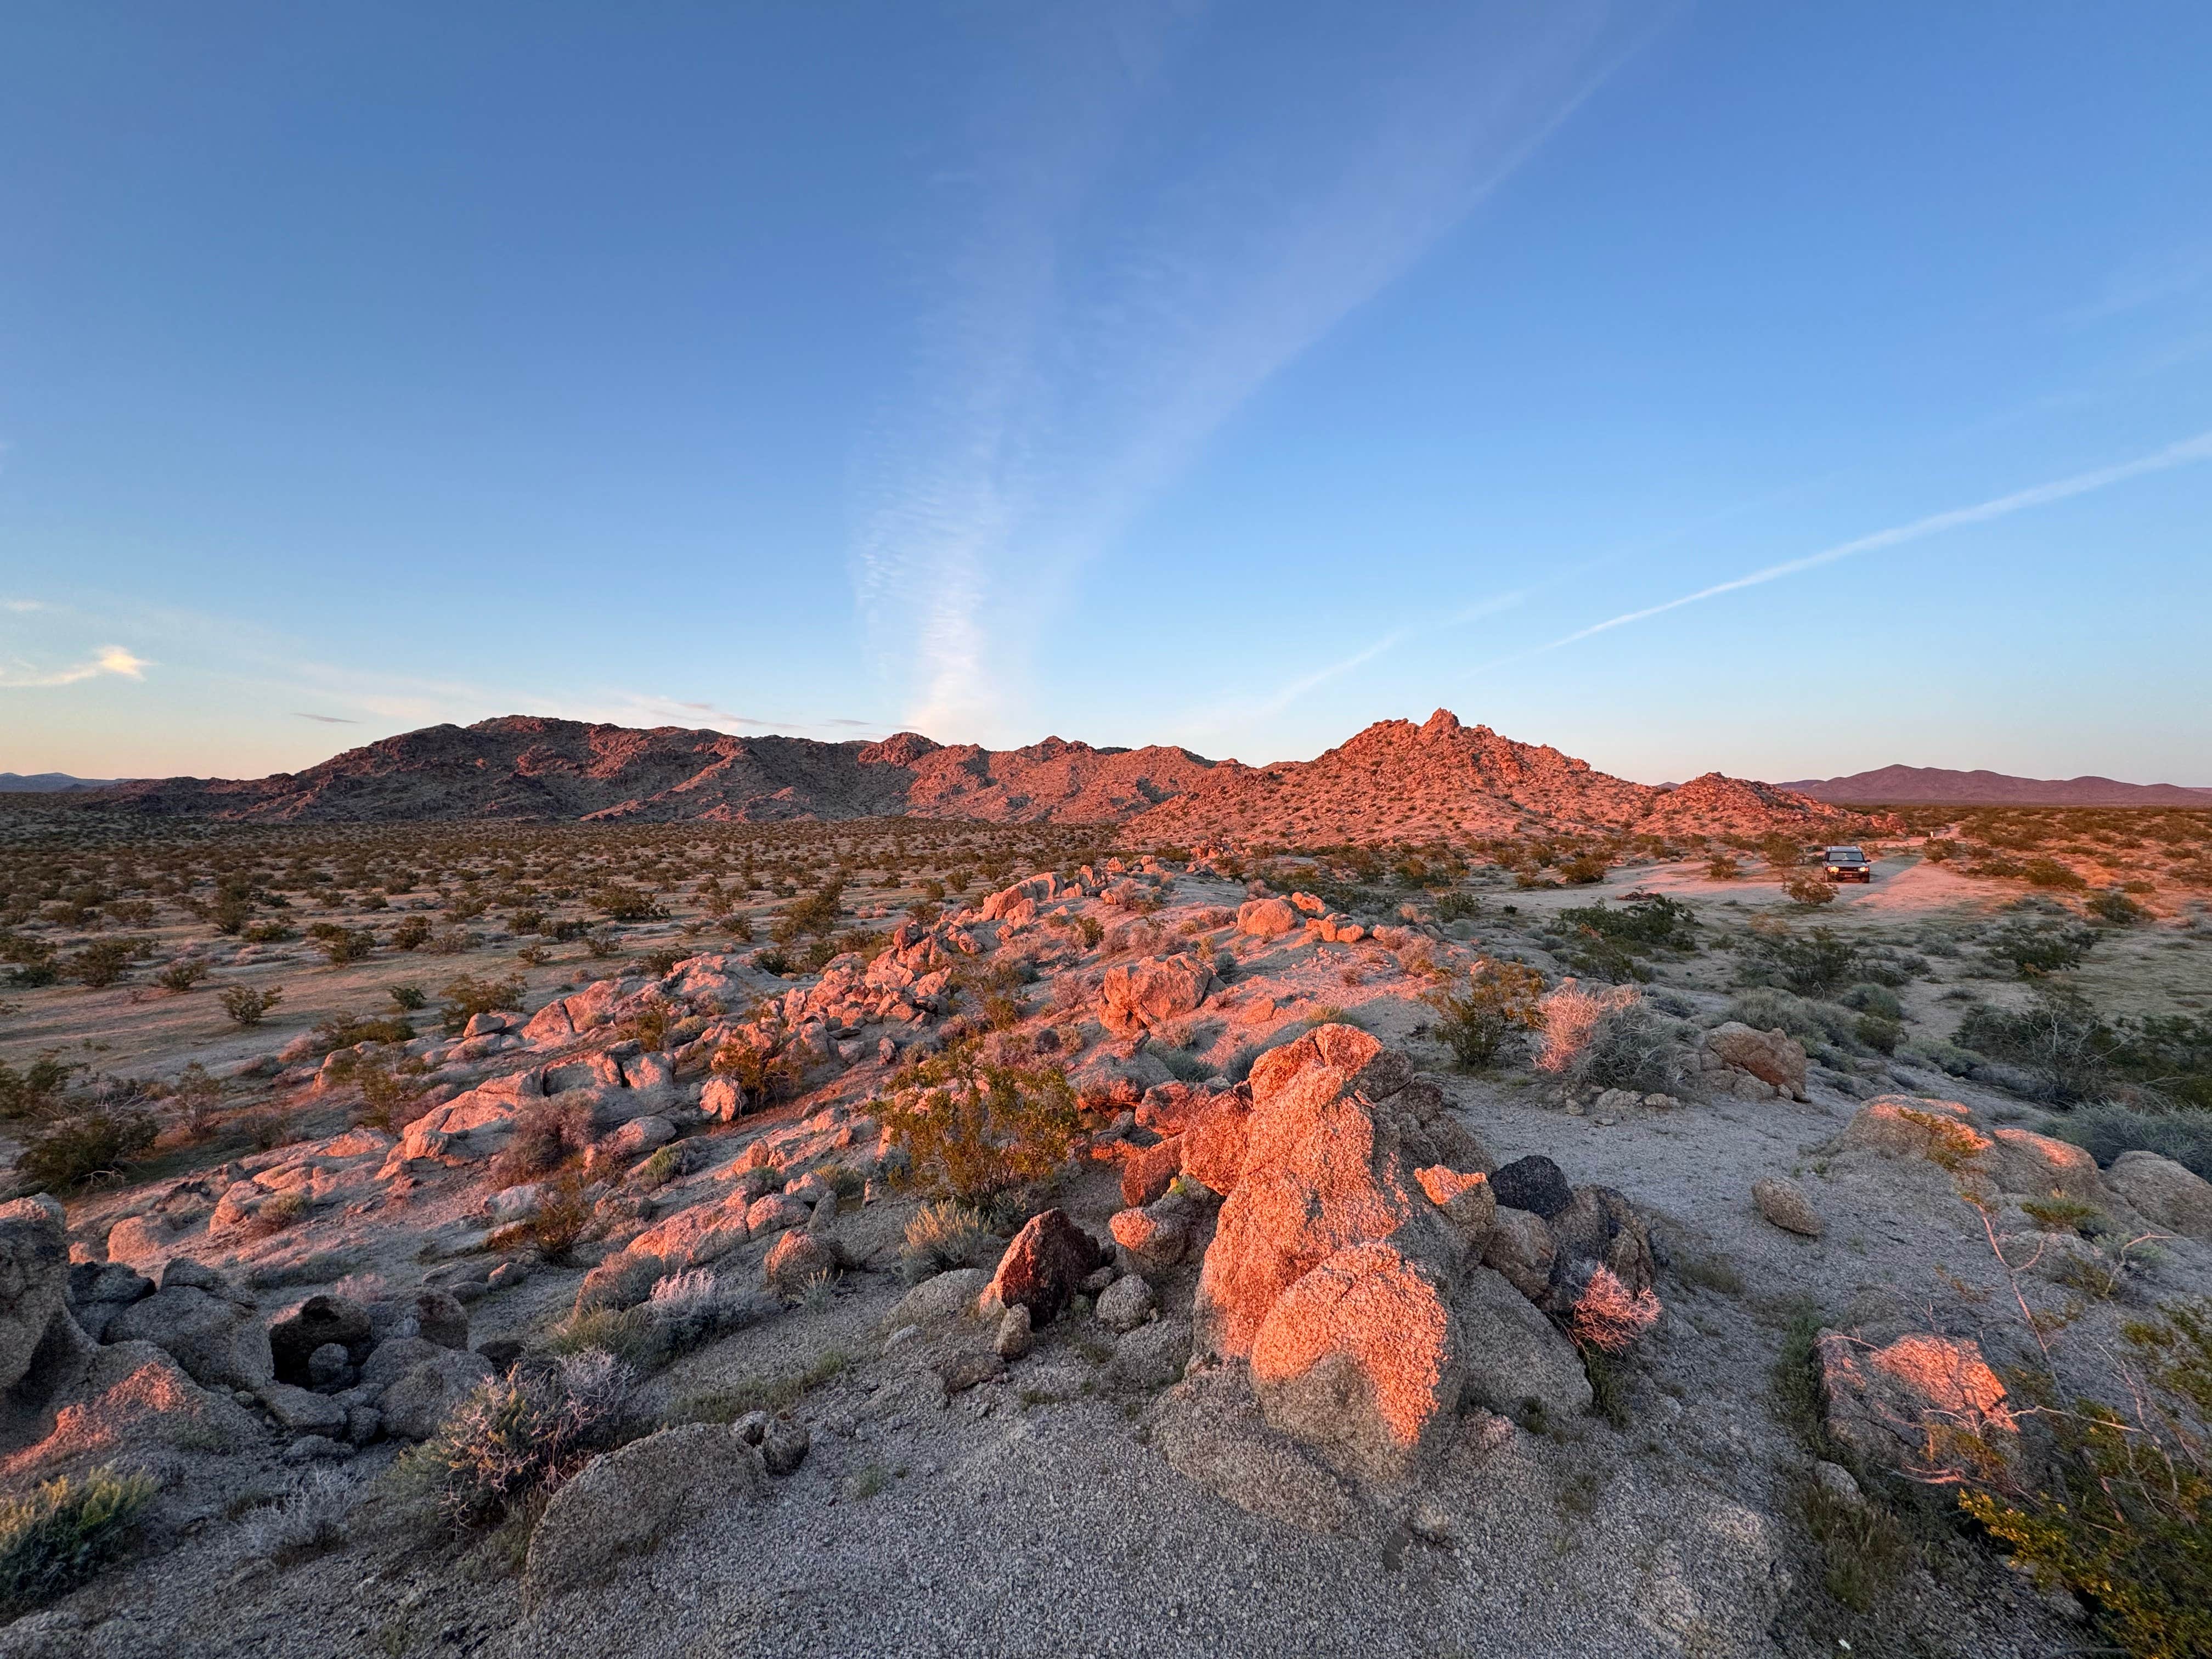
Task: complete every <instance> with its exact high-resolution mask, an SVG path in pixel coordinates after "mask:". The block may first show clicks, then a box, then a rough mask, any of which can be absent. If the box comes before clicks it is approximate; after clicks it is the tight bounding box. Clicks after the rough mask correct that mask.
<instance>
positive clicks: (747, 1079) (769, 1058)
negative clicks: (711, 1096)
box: [714, 1040, 806, 1109]
mask: <svg viewBox="0 0 2212 1659" xmlns="http://www.w3.org/2000/svg"><path fill="white" fill-rule="evenodd" d="M714 1073H715V1074H716V1075H717V1076H720V1077H726V1078H727V1079H729V1080H730V1081H731V1082H732V1083H734V1084H736V1085H738V1090H739V1091H740V1092H741V1093H742V1094H743V1095H744V1105H745V1106H746V1108H747V1109H751V1108H754V1107H757V1106H763V1105H766V1104H768V1103H770V1102H772V1101H777V1100H785V1099H788V1098H789V1097H791V1096H793V1095H795V1094H797V1093H798V1092H799V1088H800V1087H801V1085H804V1084H805V1080H806V1066H805V1061H804V1060H802V1059H801V1058H800V1057H799V1054H797V1053H796V1052H795V1051H794V1050H792V1049H788V1048H787V1049H784V1050H782V1051H781V1052H780V1053H776V1052H771V1051H770V1050H769V1049H766V1048H757V1047H756V1046H755V1045H754V1044H752V1043H750V1042H740V1041H737V1040H732V1041H731V1042H725V1043H723V1044H722V1045H721V1046H720V1048H717V1049H715V1050H714Z"/></svg>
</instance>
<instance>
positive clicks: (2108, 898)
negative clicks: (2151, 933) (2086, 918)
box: [2088, 887, 2150, 927]
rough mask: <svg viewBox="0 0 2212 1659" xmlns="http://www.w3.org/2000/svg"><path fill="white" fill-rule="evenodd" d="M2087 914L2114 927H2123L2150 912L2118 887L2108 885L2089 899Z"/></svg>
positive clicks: (2141, 918)
mask: <svg viewBox="0 0 2212 1659" xmlns="http://www.w3.org/2000/svg"><path fill="white" fill-rule="evenodd" d="M2088 909H2089V914H2090V915H2092V916H2093V917H2095V918H2096V919H2097V920H2098V921H2101V922H2105V923H2107V924H2108V925H2110V926H2112V927H2128V926H2130V924H2132V923H2135V922H2138V921H2142V920H2143V918H2145V917H2146V916H2148V915H2150V912H2149V911H2148V910H2146V909H2144V908H2143V907H2142V905H2140V904H2137V903H2136V902H2135V901H2134V900H2133V899H2131V898H2130V897H2129V896H2127V894H2126V892H2125V891H2124V890H2122V889H2120V888H2118V887H2108V888H2106V890H2104V891H2103V892H2101V893H2100V894H2098V895H2097V896H2096V897H2094V898H2093V899H2091V900H2090V901H2089V905H2088Z"/></svg>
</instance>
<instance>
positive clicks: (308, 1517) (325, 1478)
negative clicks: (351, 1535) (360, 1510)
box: [239, 1464, 354, 1562]
mask: <svg viewBox="0 0 2212 1659" xmlns="http://www.w3.org/2000/svg"><path fill="white" fill-rule="evenodd" d="M353 1499H354V1483H353V1481H352V1480H349V1478H348V1477H347V1476H346V1475H344V1474H341V1473H340V1472H339V1471H338V1470H337V1469H334V1468H330V1467H329V1466H328V1465H326V1464H319V1465H317V1466H316V1467H314V1468H307V1469H302V1470H301V1471H300V1472H299V1473H298V1474H295V1475H294V1476H293V1477H292V1480H291V1484H290V1485H289V1486H287V1487H286V1488H285V1489H284V1491H283V1492H282V1493H280V1494H279V1495H278V1496H277V1498H276V1499H275V1501H273V1502H271V1503H268V1504H262V1505H261V1506H260V1507H259V1508H258V1509H255V1510H252V1512H251V1513H249V1514H248V1515H247V1516H246V1520H245V1522H244V1524H243V1526H242V1527H241V1528H240V1534H239V1547H240V1552H241V1553H244V1554H246V1555H247V1556H251V1557H257V1558H259V1559H264V1560H271V1561H279V1562H286V1561H296V1560H299V1559H302V1558H303V1557H306V1556H309V1555H317V1554H320V1553H322V1552H324V1551H325V1550H333V1549H336V1548H337V1547H339V1546H340V1545H342V1544H343V1543H344V1542H345V1541H346V1530H347V1529H346V1517H347V1516H348V1515H349V1514H350V1513H351V1511H352V1509H353Z"/></svg>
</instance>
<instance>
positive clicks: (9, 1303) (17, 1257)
mask: <svg viewBox="0 0 2212 1659" xmlns="http://www.w3.org/2000/svg"><path fill="white" fill-rule="evenodd" d="M69 1278H70V1260H69V1239H68V1236H67V1234H66V1233H65V1232H64V1230H63V1218H62V1206H60V1205H59V1204H58V1203H56V1202H55V1201H54V1200H52V1199H51V1198H47V1197H45V1196H43V1195H41V1196H40V1197H37V1198H19V1199H17V1200H15V1201H14V1202H13V1203H10V1204H0V1391H4V1390H6V1389H12V1388H14V1387H15V1385H16V1384H17V1383H21V1381H22V1380H23V1378H24V1377H25V1376H27V1375H28V1373H29V1371H30V1370H31V1363H32V1360H33V1358H34V1357H35V1356H36V1355H37V1353H38V1352H39V1350H40V1346H41V1345H42V1344H44V1343H45V1342H46V1340H47V1337H48V1334H50V1333H51V1332H52V1329H53V1328H54V1324H55V1322H56V1321H58V1320H64V1319H67V1318H68V1317H69V1316H70V1315H69V1310H68V1305H67V1304H68V1300H69Z"/></svg>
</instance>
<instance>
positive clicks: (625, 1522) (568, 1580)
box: [522, 1423, 803, 1607]
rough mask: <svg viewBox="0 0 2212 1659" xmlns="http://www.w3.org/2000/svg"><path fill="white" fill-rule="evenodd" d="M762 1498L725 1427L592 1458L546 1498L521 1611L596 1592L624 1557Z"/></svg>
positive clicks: (743, 1448) (750, 1462)
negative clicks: (572, 1592) (566, 1594)
mask: <svg viewBox="0 0 2212 1659" xmlns="http://www.w3.org/2000/svg"><path fill="white" fill-rule="evenodd" d="M802 1455H803V1453H802ZM794 1466H795V1462H794ZM767 1489H768V1475H767V1471H766V1468H765V1466H764V1465H763V1462H762V1454H761V1453H760V1452H759V1451H758V1450H757V1449H755V1448H754V1447H752V1446H750V1445H749V1444H747V1443H746V1442H745V1440H744V1437H742V1436H741V1435H740V1433H739V1432H738V1430H737V1429H736V1428H734V1427H732V1426H730V1425H725V1424H720V1423H687V1424H684V1425H681V1426H680V1427H677V1428H672V1429H663V1430H661V1431H660V1432H659V1433H658V1434H650V1435H647V1437H645V1438H644V1439H642V1440H634V1441H632V1442H631V1443H629V1445H627V1446H624V1447H623V1448H621V1449H619V1450H617V1451H611V1452H609V1453H607V1454H606V1455H605V1456H603V1457H597V1458H594V1459H592V1462H589V1463H587V1464H586V1465H585V1466H584V1468H583V1469H582V1471H581V1472H580V1474H577V1475H576V1477H575V1478H574V1480H570V1481H568V1482H567V1483H566V1484H565V1485H563V1486H562V1487H561V1489H560V1490H559V1491H557V1492H555V1493H554V1494H553V1501H552V1502H551V1503H550V1504H547V1505H546V1506H545V1513H544V1516H543V1517H542V1518H541V1519H540V1520H539V1521H538V1526H537V1529H536V1530H535V1531H533V1532H532V1534H531V1536H530V1553H529V1556H528V1558H527V1559H526V1562H525V1564H524V1567H523V1574H522V1594H523V1600H524V1602H525V1604H526V1605H527V1606H529V1607H538V1606H540V1605H542V1604H543V1603H544V1602H545V1601H548V1600H550V1598H552V1597H554V1596H556V1595H562V1593H564V1592H566V1591H569V1590H574V1589H584V1588H586V1587H588V1586H591V1585H593V1584H597V1583H602V1582H604V1581H605V1579H606V1578H607V1577H609V1576H610V1575H611V1573H612V1572H613V1571H615V1570H616V1569H617V1567H618V1565H620V1563H621V1560H622V1558H623V1556H625V1555H635V1554H641V1553H644V1552H646V1551H648V1550H651V1549H653V1548H656V1547H658V1546H659V1544H660V1543H661V1541H663V1540H665V1539H666V1538H669V1537H671V1536H672V1535H673V1534H676V1533H678V1532H680V1531H682V1530H683V1529H684V1528H686V1527H689V1526H691V1525H694V1524H696V1522H700V1521H703V1520H705V1519H707V1518H708V1517H709V1516H715V1515H720V1514H721V1513H723V1512H724V1511H725V1510H729V1509H732V1508H734V1507H737V1506H738V1505H741V1504H752V1503H757V1502H758V1501H759V1500H760V1499H761V1498H762V1497H763V1496H764V1495H765V1493H766V1492H767Z"/></svg>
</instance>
